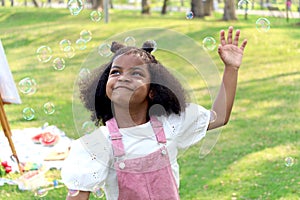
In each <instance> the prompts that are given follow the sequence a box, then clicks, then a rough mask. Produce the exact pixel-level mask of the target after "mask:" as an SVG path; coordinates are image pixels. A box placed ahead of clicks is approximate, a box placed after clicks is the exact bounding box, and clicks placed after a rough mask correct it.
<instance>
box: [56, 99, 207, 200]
mask: <svg viewBox="0 0 300 200" xmlns="http://www.w3.org/2000/svg"><path fill="white" fill-rule="evenodd" d="M158 119H159V120H160V121H161V122H162V123H163V126H164V131H165V135H166V139H167V144H166V147H167V149H168V153H169V157H170V162H171V166H172V170H173V175H174V177H175V180H176V183H177V186H178V187H179V166H178V163H177V154H178V150H179V149H186V148H188V147H189V146H191V145H193V144H195V143H197V142H199V141H200V140H201V139H202V138H203V137H204V136H205V134H206V130H207V127H208V124H209V119H210V111H209V110H207V109H205V108H203V107H202V106H199V105H197V104H193V103H191V104H188V106H187V107H186V109H185V111H184V112H182V113H181V114H180V115H176V114H171V115H169V116H160V117H158ZM120 133H121V134H122V140H123V143H124V149H125V152H126V155H125V159H128V158H137V157H143V156H145V155H147V154H149V153H152V152H154V151H156V150H158V149H159V148H160V147H161V146H160V144H158V143H157V141H156V137H155V134H154V132H153V129H152V127H151V124H150V122H147V123H145V124H142V125H138V126H135V127H129V128H120ZM113 163H114V156H113V153H112V146H111V141H110V139H109V132H108V129H107V128H106V127H105V126H101V127H99V128H98V129H97V130H95V131H94V132H93V133H91V134H89V135H84V136H82V137H81V138H79V139H77V140H74V141H73V142H72V144H71V150H70V153H69V155H68V157H67V158H66V160H65V161H64V165H63V167H62V171H61V176H62V181H63V182H64V184H65V185H66V186H67V187H68V188H69V189H74V190H82V191H91V192H93V190H94V189H95V188H99V187H104V191H105V195H106V199H108V200H116V199H118V193H119V190H118V181H117V175H116V172H115V169H114V167H113Z"/></svg>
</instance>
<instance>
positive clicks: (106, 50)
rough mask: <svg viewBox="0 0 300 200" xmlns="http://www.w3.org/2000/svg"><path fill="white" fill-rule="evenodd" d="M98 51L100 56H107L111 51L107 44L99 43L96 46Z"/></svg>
mask: <svg viewBox="0 0 300 200" xmlns="http://www.w3.org/2000/svg"><path fill="white" fill-rule="evenodd" d="M98 53H99V55H100V56H103V57H109V56H110V55H111V54H112V52H111V51H110V45H109V44H101V45H100V46H99V47H98Z"/></svg>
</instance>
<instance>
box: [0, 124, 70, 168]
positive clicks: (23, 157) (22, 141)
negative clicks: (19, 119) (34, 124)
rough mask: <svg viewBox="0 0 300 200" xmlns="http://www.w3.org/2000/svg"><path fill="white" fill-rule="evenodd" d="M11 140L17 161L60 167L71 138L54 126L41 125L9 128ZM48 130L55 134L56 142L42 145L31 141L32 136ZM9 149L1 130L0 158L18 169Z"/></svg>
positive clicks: (47, 166)
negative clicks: (37, 126)
mask: <svg viewBox="0 0 300 200" xmlns="http://www.w3.org/2000/svg"><path fill="white" fill-rule="evenodd" d="M11 132H12V137H11V138H12V141H13V143H14V146H15V149H16V152H17V155H18V158H19V161H20V162H21V163H35V164H38V165H43V166H44V167H46V168H49V169H51V168H56V169H61V167H62V163H63V160H64V159H65V158H66V156H67V155H68V152H69V147H70V144H71V141H72V139H70V138H68V137H67V136H66V135H65V133H64V132H63V131H62V130H60V129H59V128H57V127H56V126H46V127H45V126H43V127H39V128H25V129H15V130H11ZM44 132H50V133H52V134H55V135H57V137H58V140H57V142H56V143H55V144H54V145H52V146H50V145H43V144H42V143H37V142H34V141H33V139H32V138H33V137H34V136H36V135H38V134H41V133H44ZM11 155H12V152H11V149H10V146H9V143H8V140H7V138H6V137H5V134H4V133H3V131H1V132H0V160H1V161H4V160H5V161H7V162H8V164H9V165H10V166H12V171H19V170H18V165H17V163H16V162H15V161H13V160H12V159H11Z"/></svg>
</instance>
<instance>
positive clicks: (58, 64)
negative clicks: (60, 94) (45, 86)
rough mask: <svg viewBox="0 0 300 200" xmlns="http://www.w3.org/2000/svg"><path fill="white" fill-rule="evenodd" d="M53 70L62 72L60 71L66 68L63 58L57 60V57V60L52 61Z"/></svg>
mask: <svg viewBox="0 0 300 200" xmlns="http://www.w3.org/2000/svg"><path fill="white" fill-rule="evenodd" d="M52 66H53V68H54V69H55V70H57V71H62V70H64V69H65V67H66V64H65V60H64V59H63V58H59V57H57V58H55V59H54V60H53V65H52Z"/></svg>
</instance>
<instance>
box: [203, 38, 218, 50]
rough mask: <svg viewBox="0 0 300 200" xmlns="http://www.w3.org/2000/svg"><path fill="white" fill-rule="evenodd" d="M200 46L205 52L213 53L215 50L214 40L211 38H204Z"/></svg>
mask: <svg viewBox="0 0 300 200" xmlns="http://www.w3.org/2000/svg"><path fill="white" fill-rule="evenodd" d="M202 46H203V48H204V49H205V50H206V51H213V50H214V49H215V48H216V40H215V39H214V38H213V37H210V36H208V37H205V38H204V39H203V41H202Z"/></svg>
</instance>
